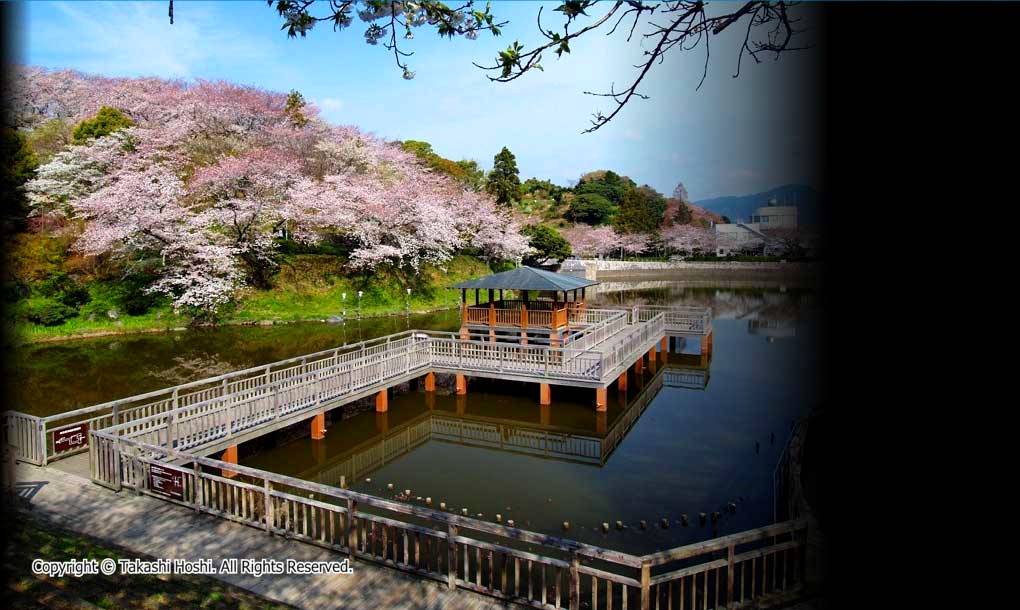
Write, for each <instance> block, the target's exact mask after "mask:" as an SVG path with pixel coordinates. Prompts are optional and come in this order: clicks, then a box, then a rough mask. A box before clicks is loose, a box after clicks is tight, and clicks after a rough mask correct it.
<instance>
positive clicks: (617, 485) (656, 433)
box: [12, 282, 821, 553]
mask: <svg viewBox="0 0 1020 610" xmlns="http://www.w3.org/2000/svg"><path fill="white" fill-rule="evenodd" d="M612 287H613V288H615V289H613V290H609V291H604V292H602V293H601V294H598V295H596V296H595V301H597V302H598V301H601V302H607V303H612V304H626V303H643V304H688V305H694V304H696V305H707V306H711V307H712V308H713V315H714V321H713V325H714V332H715V335H714V344H713V351H712V355H711V358H710V359H708V358H705V357H702V356H701V355H699V351H700V350H699V346H698V342H697V341H696V340H690V341H688V342H687V343H686V345H681V346H674V349H673V352H672V353H670V354H669V355H668V357H667V360H668V361H667V362H666V363H665V364H663V363H661V362H660V363H657V366H656V367H655V368H654V369H652V368H651V367H648V368H646V370H645V371H644V373H643V375H642V376H641V377H640V378H638V377H636V376H635V374H634V372H633V371H631V377H630V383H629V391H628V392H627V393H626V394H625V395H624V394H620V393H619V392H617V390H616V386H615V384H614V385H613V386H611V387H610V392H609V398H610V401H609V407H608V411H607V412H606V413H605V415H600V414H598V413H596V412H595V411H594V391H593V390H585V389H568V388H563V387H558V386H553V388H552V401H553V404H552V405H551V406H548V407H541V406H540V405H539V404H538V388H537V386H535V385H533V384H516V383H507V382H496V381H487V380H473V381H472V383H471V385H470V386H469V391H468V394H467V396H461V397H458V396H453V395H443V394H439V395H435V396H428V395H426V394H425V393H423V392H421V391H420V390H418V389H416V387H415V386H414V385H412V386H411V391H409V392H406V393H402V394H401V393H394V394H393V395H392V396H391V398H390V405H389V412H388V413H386V414H377V413H375V412H373V411H368V412H364V413H360V414H357V415H354V416H352V417H349V418H347V419H343V420H341V419H340V417H339V416H338V417H335V418H334V420H333V421H331V422H330V423H329V425H328V428H329V431H328V432H327V434H326V438H325V440H323V441H317V442H313V441H311V440H310V439H308V438H307V437H305V436H303V435H302V437H301V438H298V439H296V440H291V441H279V442H277V443H275V444H272V443H266V442H261V443H257V446H258V450H257V451H255V447H251V448H248V450H247V451H245V448H242V451H241V462H242V463H243V464H246V465H250V466H255V467H258V468H263V469H267V470H271V471H275V472H279V473H281V474H287V475H291V476H298V477H301V478H304V479H307V480H314V481H320V482H323V483H329V484H334V485H337V484H339V483H340V477H341V476H343V477H344V480H345V482H346V483H347V485H348V487H350V488H352V489H355V490H358V491H364V492H369V493H372V494H376V495H380V496H383V497H394V496H396V495H397V494H402V493H403V491H404V490H408V489H409V490H411V498H410V501H411V502H414V503H420V504H424V498H425V497H430V498H431V499H432V504H433V506H436V507H438V505H439V502H445V503H446V504H447V507H448V509H450V510H455V511H457V512H458V513H459V512H460V511H461V509H462V508H467V509H468V510H469V513H470V514H471V515H477V514H478V513H481V514H482V515H483V516H484V518H485V519H490V520H493V519H495V515H496V514H497V513H499V514H500V515H501V516H502V519H503V521H504V522H506V520H508V519H513V520H514V521H515V524H516V525H517V526H521V527H526V528H528V529H531V530H534V531H539V532H544V533H549V534H555V535H565V536H567V537H570V538H574V539H577V540H581V541H584V542H589V543H592V544H598V545H601V546H606V547H610V548H614V549H619V550H622V551H627V552H632V553H647V552H652V551H655V550H658V549H665V548H670V547H672V546H676V545H679V544H685V543H689V542H696V541H698V540H703V539H706V538H710V537H713V536H716V535H724V534H727V533H732V532H736V531H741V530H744V529H748V528H752V527H758V526H761V525H765V524H767V523H770V522H771V521H772V519H773V506H774V498H773V470H774V468H775V465H776V462H777V460H778V459H779V456H780V453H781V451H782V448H783V446H784V445H785V443H786V440H787V438H788V435H789V432H790V429H791V424H792V422H794V421H795V420H796V419H797V418H798V417H800V416H802V415H803V414H805V413H806V412H807V411H808V410H809V409H810V408H811V407H812V406H813V405H814V404H815V403H816V401H817V400H818V396H819V392H820V388H819V380H818V372H819V370H820V366H821V365H820V363H819V361H818V358H819V356H820V350H819V349H818V343H819V332H820V311H819V308H818V306H817V304H816V302H815V298H814V295H813V293H812V292H811V291H808V290H804V289H794V288H791V289H780V288H741V289H735V288H690V287H685V286H684V285H683V284H680V283H668V282H654V283H643V284H638V285H621V284H618V283H617V284H613V285H612ZM458 324H459V317H458V315H457V312H443V313H439V314H433V315H428V316H411V317H410V319H407V318H405V317H393V318H385V319H377V320H362V321H360V322H358V321H349V322H348V323H347V324H346V325H344V326H340V325H337V326H328V325H324V324H294V325H287V326H280V327H271V328H248V327H246V328H236V327H235V328H224V329H210V330H202V331H193V332H190V331H189V332H187V333H175V334H167V335H141V336H135V337H120V338H113V339H111V338H105V339H94V340H88V341H76V342H68V343H61V344H51V345H41V346H34V347H30V348H24V349H21V350H20V351H19V353H18V354H17V358H16V360H15V361H14V362H13V363H12V364H13V365H14V367H15V371H14V374H15V375H19V376H20V377H15V378H20V379H23V380H25V383H24V384H22V385H21V386H20V387H19V388H16V392H17V394H16V395H17V397H18V401H19V402H18V404H17V405H16V406H15V407H14V408H18V409H20V410H25V411H27V412H30V413H36V414H47V413H56V412H60V411H64V410H68V409H71V408H74V407H76V406H82V405H87V404H94V403H97V402H101V401H105V400H110V399H113V398H119V397H122V396H126V395H129V394H136V393H140V392H144V391H148V390H153V389H158V388H160V387H165V386H168V385H172V384H176V383H181V382H185V381H191V380H194V379H200V378H202V377H207V376H210V375H215V374H218V373H222V372H226V371H230V370H237V369H241V368H245V367H249V366H256V365H259V364H265V363H268V362H272V361H275V360H280V359H283V358H287V357H291V356H295V355H299V354H303V353H309V352H312V351H316V350H320V349H326V348H328V347H331V346H335V345H338V344H342V343H344V342H354V341H358V340H361V339H367V338H370V337H374V336H380V335H385V334H389V333H393V332H399V331H401V330H404V329H406V328H408V327H410V328H433V329H437V330H454V329H456V327H457V325H458ZM253 445H255V443H253ZM367 479H371V482H367ZM391 483H392V484H393V489H392V490H390V489H389V488H388V485H389V484H391ZM418 496H421V497H422V498H423V500H421V501H419V500H417V499H416V498H417V497H418ZM730 503H733V504H734V505H735V507H736V509H735V511H731V510H730ZM713 512H718V513H719V514H720V517H719V521H718V523H716V524H714V525H713V523H712V521H711V518H709V519H708V522H707V523H706V524H705V525H700V524H699V513H706V514H707V515H709V516H711V514H712V513H713ZM685 514H686V516H687V519H688V525H687V526H684V525H682V523H681V521H680V520H681V518H682V515H685ZM663 518H665V519H668V528H663V527H662V525H661V521H662V519H663ZM564 521H568V522H569V523H570V529H569V531H567V532H564V530H563V522H564ZM617 521H621V522H622V523H623V524H624V528H623V529H622V530H618V529H616V522H617ZM641 521H644V522H645V523H646V528H645V529H642V527H641ZM603 522H605V523H609V524H610V531H609V532H608V533H603V532H602V530H601V524H602V523H603Z"/></svg>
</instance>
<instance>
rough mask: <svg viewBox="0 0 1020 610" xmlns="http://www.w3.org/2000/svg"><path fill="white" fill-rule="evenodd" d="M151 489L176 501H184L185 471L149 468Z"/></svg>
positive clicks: (151, 466)
mask: <svg viewBox="0 0 1020 610" xmlns="http://www.w3.org/2000/svg"><path fill="white" fill-rule="evenodd" d="M149 489H150V490H151V491H154V492H156V493H158V494H162V495H164V496H166V497H168V498H173V499H174V500H180V501H182V502H183V501H184V471H183V470H178V469H176V468H167V467H166V466H157V465H156V464H151V465H150V466H149Z"/></svg>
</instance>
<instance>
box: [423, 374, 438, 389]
mask: <svg viewBox="0 0 1020 610" xmlns="http://www.w3.org/2000/svg"><path fill="white" fill-rule="evenodd" d="M425 391H426V392H435V391H436V374H435V373H429V374H427V375H425Z"/></svg>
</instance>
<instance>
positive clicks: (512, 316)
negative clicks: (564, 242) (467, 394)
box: [453, 267, 598, 347]
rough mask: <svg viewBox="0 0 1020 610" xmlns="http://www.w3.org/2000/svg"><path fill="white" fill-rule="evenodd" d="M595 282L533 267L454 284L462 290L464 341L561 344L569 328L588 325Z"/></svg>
mask: <svg viewBox="0 0 1020 610" xmlns="http://www.w3.org/2000/svg"><path fill="white" fill-rule="evenodd" d="M595 284H598V282H596V281H593V280H588V279H584V278H579V277H574V276H570V275H561V274H559V273H553V272H551V271H545V270H542V269H535V268H534V267H518V268H517V269H513V270H511V271H504V272H503V273H496V274H493V275H488V276H485V277H482V278H478V279H476V280H468V281H465V282H461V283H459V284H456V285H454V286H453V288H459V289H460V291H461V329H460V334H461V337H463V338H465V339H468V338H471V339H487V340H490V341H513V342H518V341H519V342H520V343H528V342H529V341H530V342H533V343H547V344H548V345H550V346H553V347H556V346H559V345H561V344H562V338H563V334H564V332H565V331H566V330H567V329H568V327H569V326H570V325H571V324H583V323H584V319H585V308H586V305H585V289H586V288H587V287H589V286H593V285H595ZM468 290H474V292H475V303H474V305H468ZM482 291H485V296H486V297H487V299H486V300H485V301H482ZM497 291H498V295H497ZM505 291H513V294H512V295H506V293H505ZM506 296H512V298H505V297H506ZM497 297H498V298H497Z"/></svg>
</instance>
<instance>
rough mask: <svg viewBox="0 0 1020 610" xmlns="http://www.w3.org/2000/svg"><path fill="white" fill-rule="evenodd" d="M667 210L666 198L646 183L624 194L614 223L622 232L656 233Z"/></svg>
mask: <svg viewBox="0 0 1020 610" xmlns="http://www.w3.org/2000/svg"><path fill="white" fill-rule="evenodd" d="M665 212H666V199H665V198H664V197H663V196H662V195H660V194H659V193H658V192H657V191H656V190H655V189H653V188H652V187H650V186H648V185H645V186H642V187H640V188H636V189H631V190H629V191H627V192H626V193H625V194H624V196H623V200H622V201H621V202H620V211H619V213H617V215H616V220H615V221H614V224H615V225H616V228H617V230H619V231H620V232H621V233H654V232H655V231H657V230H658V229H659V225H661V224H662V216H663V214H664V213H665Z"/></svg>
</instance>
